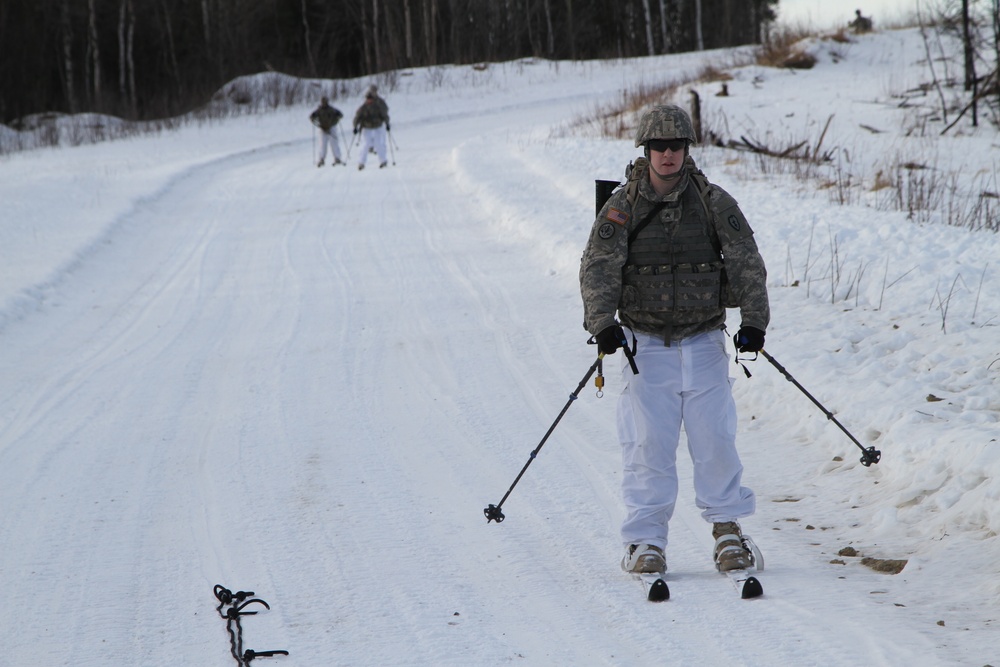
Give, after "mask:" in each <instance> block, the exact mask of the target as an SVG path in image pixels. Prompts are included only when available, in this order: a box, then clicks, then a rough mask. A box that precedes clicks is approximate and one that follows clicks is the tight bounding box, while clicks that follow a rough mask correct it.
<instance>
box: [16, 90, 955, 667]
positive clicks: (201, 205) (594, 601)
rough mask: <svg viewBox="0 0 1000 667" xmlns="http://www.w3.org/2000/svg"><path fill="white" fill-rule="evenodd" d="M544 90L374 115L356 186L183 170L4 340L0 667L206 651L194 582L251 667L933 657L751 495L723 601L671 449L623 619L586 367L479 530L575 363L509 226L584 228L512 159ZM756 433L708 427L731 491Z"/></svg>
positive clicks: (571, 317)
mask: <svg viewBox="0 0 1000 667" xmlns="http://www.w3.org/2000/svg"><path fill="white" fill-rule="evenodd" d="M567 99H572V98H567ZM567 99H556V100H554V101H552V102H550V103H546V104H538V103H536V104H530V105H529V104H525V105H523V106H522V107H520V108H519V107H517V106H509V107H507V108H505V109H504V110H503V113H502V114H499V113H498V114H497V115H496V116H495V118H493V119H492V120H491V124H489V125H488V129H485V130H484V123H483V119H482V117H476V116H472V115H470V114H462V113H458V112H456V113H455V114H452V115H450V116H448V117H447V118H444V117H429V118H428V119H424V120H420V119H415V120H411V121H409V123H408V125H407V124H398V125H397V126H396V127H397V128H399V130H401V131H405V133H406V136H407V137H408V143H407V146H406V151H405V153H404V152H403V151H399V153H398V154H397V155H395V156H394V157H395V158H397V159H398V160H399V166H397V167H389V168H388V169H387V170H378V169H377V168H376V166H377V165H376V164H375V161H374V160H373V159H369V161H368V168H367V169H366V170H365V171H364V172H358V171H357V170H356V169H355V168H354V166H353V160H352V161H349V166H348V167H347V168H346V169H343V168H337V169H336V170H331V169H329V168H325V169H318V170H317V169H309V168H305V167H303V166H302V159H301V158H302V148H303V143H302V142H293V143H279V144H274V145H272V146H269V147H266V148H263V149H258V150H253V151H246V152H242V153H238V154H234V155H231V156H229V157H225V158H223V159H218V160H214V161H211V162H209V163H207V164H204V165H202V166H198V167H191V168H188V169H186V170H185V171H184V172H183V173H182V174H181V175H180V176H178V177H176V178H174V179H173V180H172V181H171V182H170V184H169V186H167V187H165V188H163V189H162V190H160V191H158V192H157V193H156V194H155V195H154V196H151V197H148V198H147V199H145V200H143V201H142V202H140V204H139V205H137V206H136V207H135V208H134V209H133V210H131V211H130V212H128V213H127V214H125V215H124V216H123V217H122V218H121V219H119V220H118V221H117V223H116V224H115V225H114V226H113V227H112V228H111V230H110V231H109V232H108V233H107V235H106V236H104V237H103V238H102V239H101V242H100V243H98V244H95V245H93V246H92V247H90V248H89V249H88V251H87V252H86V253H85V254H84V255H82V256H81V257H80V258H79V259H78V261H76V262H75V263H74V264H73V265H72V266H71V267H69V268H68V269H67V270H66V272H65V274H64V276H63V278H62V279H60V280H58V281H56V282H54V283H52V284H50V285H49V286H48V287H47V292H46V298H45V300H44V301H43V302H42V303H40V304H39V306H38V308H37V310H36V311H34V312H31V313H30V314H27V315H25V316H24V317H21V318H19V319H17V320H13V321H9V322H7V324H6V326H5V328H4V329H3V334H4V341H5V347H6V349H5V352H6V354H5V359H4V361H3V363H2V366H0V371H2V372H3V373H4V374H5V375H6V381H5V386H8V387H17V388H18V390H17V391H16V392H6V393H5V394H4V395H2V396H0V418H2V420H0V445H3V448H2V449H0V467H2V469H4V470H16V471H17V474H16V475H13V474H6V475H5V477H4V480H5V484H4V486H3V488H2V490H0V499H2V502H3V507H5V508H12V507H17V506H20V507H31V508H33V511H32V512H10V511H8V512H7V516H6V517H5V520H4V523H3V525H2V532H0V537H2V538H3V540H4V542H5V543H6V544H11V543H15V542H16V544H17V545H18V548H17V549H16V550H12V551H11V552H10V554H9V555H8V556H6V557H5V558H4V560H3V564H2V573H3V578H4V580H5V582H6V585H5V588H6V590H5V594H6V600H5V607H6V608H7V613H6V614H5V619H6V622H5V626H6V630H7V633H6V634H7V640H6V641H5V642H4V645H3V651H2V656H0V663H2V664H10V665H12V666H21V665H64V664H73V665H75V666H86V665H107V664H120V665H125V664H135V665H139V664H161V663H164V662H168V663H176V664H191V665H194V664H198V665H218V666H220V667H221V666H222V665H229V664H232V662H233V661H232V658H231V656H229V654H228V639H227V637H226V635H225V631H224V626H225V623H224V621H223V620H222V619H220V618H219V617H218V616H217V615H216V614H215V613H214V611H213V610H212V607H213V606H214V605H213V604H212V601H211V600H210V598H209V596H210V592H211V589H212V586H213V585H214V584H217V583H219V584H222V585H224V586H226V587H228V588H231V589H232V590H234V591H235V590H239V589H251V590H254V591H255V592H256V593H257V595H258V596H259V597H261V598H263V599H265V600H267V601H268V602H269V603H270V604H271V610H270V612H267V613H262V614H260V615H258V616H249V617H245V618H244V621H243V627H244V638H245V645H246V647H248V648H254V649H255V650H267V649H287V650H289V651H290V652H291V655H290V656H289V657H288V658H274V659H273V662H269V663H268V664H274V665H276V666H278V665H283V664H288V665H292V664H296V665H307V664H321V663H322V664H336V665H374V664H394V665H407V664H412V665H468V664H481V665H498V664H507V663H514V664H525V665H549V664H563V665H598V664H606V665H620V664H677V665H779V664H781V665H796V666H808V665H823V666H825V667H830V666H837V665H844V666H851V667H853V666H855V665H862V664H864V665H887V666H889V665H901V664H906V665H936V664H941V662H940V661H941V655H942V653H940V652H939V649H940V648H941V647H939V646H936V645H935V643H934V642H933V641H932V640H931V639H929V638H928V636H927V635H926V634H925V633H924V632H921V631H917V630H915V629H910V628H909V627H908V626H907V625H906V623H905V622H895V623H892V624H889V629H888V630H887V631H880V627H881V626H882V625H883V620H884V618H885V616H886V615H888V614H892V615H896V616H899V617H905V615H906V614H907V613H908V612H907V610H906V609H905V608H902V607H894V606H890V604H889V603H888V602H887V603H886V604H885V605H879V604H873V603H872V596H873V593H872V591H873V589H877V588H878V587H879V586H880V585H882V584H881V583H880V582H881V579H879V575H875V574H865V573H860V574H859V573H857V572H854V573H852V576H851V578H849V579H848V578H838V576H837V575H838V573H839V572H840V570H837V569H834V568H833V567H830V568H826V569H824V570H822V572H823V573H824V574H825V575H826V576H818V574H817V566H816V564H815V563H816V553H815V551H816V549H815V546H814V545H810V544H809V543H808V542H807V541H806V538H804V537H802V536H801V534H795V535H793V534H791V532H790V531H778V530H772V529H771V527H772V526H773V525H774V524H777V523H779V522H780V521H782V517H783V516H784V515H783V514H782V506H781V505H779V504H777V503H774V502H769V500H771V499H770V498H768V497H765V496H764V495H763V494H761V497H760V500H759V505H760V506H759V509H758V515H757V516H756V517H755V518H754V519H753V520H752V522H748V528H749V530H748V532H751V533H752V534H754V536H755V537H756V538H757V541H758V543H759V544H761V546H762V548H763V549H764V552H765V558H766V560H767V565H768V567H767V569H766V570H765V571H764V572H763V573H762V574H761V580H762V582H763V584H764V587H765V597H764V598H763V599H761V600H756V601H743V600H740V599H739V598H738V596H737V595H736V594H735V593H734V591H733V590H732V587H731V586H730V584H729V583H728V582H727V581H726V580H725V579H724V578H723V577H721V576H720V575H718V574H717V573H716V572H715V571H714V569H713V568H712V565H711V559H710V550H711V546H712V541H711V537H710V530H709V528H708V527H707V525H706V524H705V523H704V522H703V521H702V520H701V518H700V517H699V516H697V514H696V512H695V511H694V510H693V509H692V508H691V507H690V502H691V501H690V498H689V497H688V496H689V495H690V494H689V492H688V493H685V491H687V490H688V489H690V477H689V475H690V473H689V470H690V464H689V463H688V462H687V461H686V459H685V454H684V453H683V447H682V454H681V461H680V463H679V468H680V470H681V474H682V495H681V499H680V502H679V505H678V510H677V514H676V516H675V519H674V521H673V522H672V524H671V529H672V543H671V548H670V550H669V553H668V562H669V565H670V574H669V576H668V581H669V584H670V587H671V592H672V598H671V600H670V601H669V602H666V603H663V604H660V605H651V604H649V603H647V602H645V601H644V600H643V597H642V594H641V587H640V585H639V584H638V583H637V582H635V581H633V580H632V579H631V578H629V577H627V576H626V575H624V574H622V573H621V572H619V571H618V569H617V559H618V558H619V556H620V553H619V547H618V537H617V533H616V530H617V523H618V520H619V513H620V511H621V509H620V506H619V500H618V489H617V484H618V475H619V472H618V468H619V464H620V462H619V458H618V457H619V454H618V449H617V444H616V442H615V439H614V431H613V419H612V415H613V410H614V402H615V400H616V397H615V395H614V394H615V391H614V389H613V387H614V386H615V384H616V382H613V381H612V380H613V379H614V378H615V376H616V375H617V374H618V373H619V372H621V371H620V369H619V367H618V364H619V360H618V359H615V358H610V359H609V360H608V361H607V362H606V364H605V369H604V370H605V373H606V375H607V376H608V378H609V383H608V384H609V387H608V389H607V395H606V396H604V398H603V399H600V400H598V399H597V398H596V397H595V396H594V387H593V383H592V382H591V383H588V385H587V386H586V387H585V388H584V389H583V391H582V392H581V395H580V399H579V400H578V401H575V402H574V404H573V405H572V406H571V407H570V409H569V411H568V412H567V416H566V417H564V419H563V422H562V423H561V424H560V426H559V428H558V429H557V430H556V431H555V432H554V434H553V435H552V437H551V438H550V439H549V441H548V442H547V444H546V445H545V448H544V449H543V450H542V452H541V454H540V455H539V456H538V458H537V459H536V460H534V461H533V463H532V466H531V468H530V469H529V471H528V473H527V474H526V477H525V478H524V479H523V480H522V482H521V483H520V485H519V486H518V487H517V488H516V489H515V492H514V493H513V494H512V495H511V497H510V499H509V500H508V502H507V503H506V504H505V506H504V511H505V512H506V514H507V517H508V518H507V521H505V522H504V523H502V524H487V523H486V521H485V520H484V517H483V515H482V512H481V508H482V507H484V506H485V505H487V504H489V503H496V502H498V501H499V499H500V498H501V496H502V495H503V493H504V492H505V491H506V490H507V488H508V487H509V485H510V483H511V482H512V481H513V479H514V477H515V475H516V474H517V472H518V471H519V470H520V468H521V466H522V465H523V464H524V463H525V462H526V461H527V458H528V454H529V453H530V451H531V450H532V449H533V448H534V447H535V446H536V444H537V443H538V441H539V439H540V438H541V436H542V435H543V434H544V432H545V429H546V428H547V427H548V425H549V424H551V422H552V421H553V420H554V418H555V417H556V415H557V414H558V412H559V410H560V409H561V408H562V406H563V404H564V402H565V401H566V400H568V396H569V393H570V392H571V391H572V389H574V388H575V387H576V385H577V383H578V382H579V379H580V377H582V376H583V374H584V372H585V371H586V369H587V368H588V366H589V364H590V363H591V362H592V360H593V348H588V347H587V346H585V345H583V344H582V343H583V341H584V340H585V339H586V334H585V332H584V331H583V329H582V328H581V327H580V317H581V313H580V307H579V303H578V296H577V295H576V294H575V292H574V289H575V275H574V272H575V270H576V266H575V260H576V258H577V257H578V251H577V256H575V257H573V256H571V258H570V259H569V260H567V261H566V262H565V263H564V264H559V265H556V266H555V268H553V269H551V270H549V271H548V272H546V271H545V269H544V268H542V267H544V266H545V265H544V264H543V263H541V262H539V263H538V271H537V272H534V273H532V272H530V271H525V270H524V266H525V260H524V258H525V257H529V258H530V257H532V256H533V254H534V252H535V251H536V249H537V248H538V247H539V246H541V245H546V246H549V245H551V244H559V243H560V242H561V240H560V239H552V238H550V237H547V236H546V235H545V234H546V232H545V228H543V227H539V228H538V229H532V228H531V225H530V224H524V221H529V223H530V221H531V220H532V218H533V217H534V216H537V215H543V214H546V215H547V214H548V211H549V210H551V208H552V206H546V207H545V209H543V210H542V209H538V208H537V207H536V206H535V203H534V202H536V201H537V200H538V198H539V197H546V198H554V199H558V200H560V201H562V202H564V207H565V210H566V220H567V225H575V226H577V227H578V229H579V232H580V233H579V235H578V236H579V239H580V241H581V243H582V241H583V239H584V238H585V236H586V233H587V230H588V229H589V219H588V216H590V215H592V213H591V211H589V210H586V209H585V208H581V206H580V201H581V200H582V201H584V202H589V201H591V200H590V199H589V196H590V193H589V192H588V191H587V186H588V184H587V183H584V184H583V185H582V186H581V185H580V184H579V183H578V182H577V181H574V180H572V179H571V178H567V176H566V174H564V173H561V172H560V171H559V170H558V168H557V165H558V163H559V161H560V160H561V159H563V157H564V156H559V155H554V156H552V162H551V163H549V164H545V163H544V161H543V160H539V159H536V158H538V155H537V154H535V153H532V154H531V156H530V157H529V156H525V155H524V153H523V151H522V150H521V149H522V147H523V146H522V142H525V141H528V140H529V139H528V137H527V136H526V135H525V134H524V133H523V132H522V131H521V130H520V129H519V128H524V127H534V126H538V127H543V126H546V125H555V124H557V123H559V122H560V121H562V120H564V118H563V115H564V114H565V109H566V104H567ZM445 120H447V123H448V130H447V134H448V136H449V137H450V141H449V143H447V144H446V145H443V144H441V143H440V141H438V138H439V137H440V136H442V133H441V132H440V131H436V132H425V133H421V132H420V131H419V130H420V129H421V128H427V127H432V126H435V125H438V124H441V123H443V122H445ZM494 121H495V122H494ZM535 138H536V139H537V137H535ZM355 150H356V148H355ZM498 177H499V178H502V179H503V182H504V183H505V185H507V186H509V187H504V188H502V189H494V188H492V186H491V184H492V183H493V182H494V180H495V179H496V178H498ZM514 193H516V196H514ZM483 210H488V211H500V212H501V215H500V217H499V219H497V218H489V217H487V216H484V215H483V213H482V211H483ZM518 221H520V223H519V222H518ZM470 248H476V252H475V253H470V252H469V249H470ZM570 254H571V255H572V253H570ZM529 293H530V294H535V293H546V294H548V295H549V296H548V297H547V298H539V299H534V298H532V299H524V298H522V297H523V296H524V295H525V294H529ZM541 322H545V325H544V326H540V323H541ZM772 440H773V433H769V432H768V431H766V430H765V429H761V428H759V426H757V427H755V428H753V429H749V430H744V431H742V432H741V448H742V450H743V451H744V452H745V454H744V458H745V462H746V465H747V468H748V473H747V474H748V477H751V478H752V474H753V473H754V472H755V470H760V469H763V468H764V467H765V466H767V465H771V464H772V463H771V462H772V459H768V458H765V452H766V451H767V449H768V447H769V446H770V442H771V441H772ZM852 455H853V453H852ZM807 460H809V459H808V453H807V452H802V451H799V452H797V453H791V454H789V455H788V457H786V458H785V459H784V465H786V466H787V467H788V468H789V469H790V470H792V469H795V467H796V465H809V464H807V463H805V461H807ZM763 526H767V527H768V529H767V531H766V532H767V534H763V533H764V532H765V531H764V529H763V528H761V527H763ZM831 605H835V606H839V608H836V609H831ZM67 639H70V640H71V641H67Z"/></svg>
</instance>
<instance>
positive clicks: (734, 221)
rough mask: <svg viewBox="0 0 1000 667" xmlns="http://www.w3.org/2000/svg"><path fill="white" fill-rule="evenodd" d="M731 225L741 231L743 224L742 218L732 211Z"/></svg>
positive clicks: (730, 215)
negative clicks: (741, 222)
mask: <svg viewBox="0 0 1000 667" xmlns="http://www.w3.org/2000/svg"><path fill="white" fill-rule="evenodd" d="M729 226H730V227H732V228H733V229H735V230H736V231H740V228H741V227H742V225H740V219H739V218H737V217H736V216H735V215H733V214H732V213H730V214H729Z"/></svg>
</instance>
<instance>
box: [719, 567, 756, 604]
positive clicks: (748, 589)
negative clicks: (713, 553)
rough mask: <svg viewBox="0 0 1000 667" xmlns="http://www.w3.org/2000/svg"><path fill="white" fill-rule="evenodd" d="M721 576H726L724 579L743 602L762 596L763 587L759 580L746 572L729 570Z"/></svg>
mask: <svg viewBox="0 0 1000 667" xmlns="http://www.w3.org/2000/svg"><path fill="white" fill-rule="evenodd" d="M723 574H724V575H726V578H727V579H729V581H730V583H732V584H733V586H734V587H735V588H736V592H737V593H739V594H740V597H741V598H743V599H744V600H752V599H753V598H759V597H760V596H761V595H763V594H764V587H763V586H761V584H760V580H759V579H757V577H755V576H754V575H752V574H750V572H748V571H747V570H729V571H728V572H723Z"/></svg>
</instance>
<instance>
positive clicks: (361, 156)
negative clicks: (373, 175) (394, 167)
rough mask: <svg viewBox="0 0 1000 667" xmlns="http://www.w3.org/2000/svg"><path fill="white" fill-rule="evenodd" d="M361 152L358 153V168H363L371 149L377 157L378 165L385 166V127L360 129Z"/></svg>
mask: <svg viewBox="0 0 1000 667" xmlns="http://www.w3.org/2000/svg"><path fill="white" fill-rule="evenodd" d="M361 139H362V141H361V152H360V153H358V166H359V167H363V166H364V164H365V160H367V159H368V151H369V150H370V149H372V148H374V149H375V153H376V154H377V155H378V163H379V164H380V165H381V164H385V162H386V159H385V126H384V125H380V126H379V127H375V128H367V127H365V128H362V129H361Z"/></svg>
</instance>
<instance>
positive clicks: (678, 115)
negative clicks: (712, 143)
mask: <svg viewBox="0 0 1000 667" xmlns="http://www.w3.org/2000/svg"><path fill="white" fill-rule="evenodd" d="M650 139H686V140H687V141H689V142H690V143H692V144H693V143H697V141H698V139H697V137H695V135H694V126H693V125H692V124H691V117H690V116H688V114H687V112H686V111H684V109H681V108H680V107H679V106H677V105H676V104H659V105H657V106H655V107H653V108H652V109H650V110H649V111H647V112H646V113H644V114H643V116H642V118H641V119H639V127H638V128H636V131H635V146H636V148H638V147H639V146H644V145H645V144H646V143H647V142H648V141H649V140H650Z"/></svg>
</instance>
